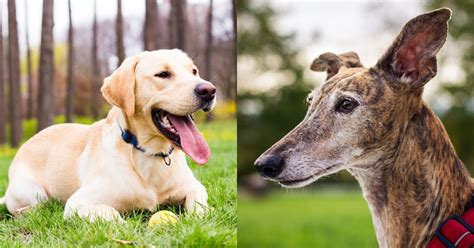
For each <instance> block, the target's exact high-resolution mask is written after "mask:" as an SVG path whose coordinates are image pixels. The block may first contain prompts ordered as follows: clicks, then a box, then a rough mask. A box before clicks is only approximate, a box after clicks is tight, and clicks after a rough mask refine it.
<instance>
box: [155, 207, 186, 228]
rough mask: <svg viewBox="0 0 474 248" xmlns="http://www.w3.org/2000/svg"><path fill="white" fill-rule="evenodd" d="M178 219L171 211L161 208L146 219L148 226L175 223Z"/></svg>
mask: <svg viewBox="0 0 474 248" xmlns="http://www.w3.org/2000/svg"><path fill="white" fill-rule="evenodd" d="M178 221H179V218H178V216H176V215H175V214H174V213H173V212H170V211H167V210H162V211H158V212H156V213H155V214H153V215H152V216H151V218H150V220H149V221H148V227H152V226H159V225H169V224H176V223H177V222H178Z"/></svg>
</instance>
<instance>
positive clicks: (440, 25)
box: [375, 8, 451, 88]
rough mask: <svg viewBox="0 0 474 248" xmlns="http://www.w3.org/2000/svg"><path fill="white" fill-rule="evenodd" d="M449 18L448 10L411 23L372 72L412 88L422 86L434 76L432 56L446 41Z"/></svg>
mask: <svg viewBox="0 0 474 248" xmlns="http://www.w3.org/2000/svg"><path fill="white" fill-rule="evenodd" d="M450 17H451V10H449V9H448V8H442V9H437V10H434V11H431V12H428V13H425V14H423V15H420V16H417V17H415V18H413V19H411V20H410V21H409V22H408V23H407V24H405V26H404V27H403V29H402V31H401V32H400V34H399V35H398V37H397V38H396V39H395V41H393V43H392V45H391V46H390V48H389V49H388V50H387V51H386V52H385V54H384V55H383V56H382V58H380V59H379V61H378V62H377V65H376V66H375V68H378V69H381V70H382V71H384V72H386V73H388V74H389V75H391V76H393V77H394V78H395V80H397V81H398V82H401V83H406V84H408V85H410V87H412V88H419V87H422V86H423V85H425V84H426V83H427V82H428V81H429V80H430V79H431V78H433V77H434V76H435V75H436V72H437V66H436V54H437V53H438V52H439V50H440V49H441V47H442V46H443V44H444V42H445V41H446V37H447V34H448V20H449V18H450Z"/></svg>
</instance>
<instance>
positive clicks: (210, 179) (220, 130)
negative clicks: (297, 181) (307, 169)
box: [0, 118, 237, 247]
mask: <svg viewBox="0 0 474 248" xmlns="http://www.w3.org/2000/svg"><path fill="white" fill-rule="evenodd" d="M56 121H57V122H61V119H60V118H59V119H57V120H56ZM77 122H82V123H90V122H91V121H90V120H88V119H84V118H82V119H78V120H77ZM199 126H200V130H201V131H202V132H203V133H204V136H205V137H206V140H207V141H208V142H209V145H210V146H211V150H212V157H211V160H210V162H209V163H208V164H206V165H205V166H203V167H202V166H197V165H195V164H194V163H192V162H190V161H189V160H188V161H189V162H190V164H191V165H190V166H191V168H192V169H193V171H194V174H195V175H196V177H197V178H198V179H199V180H200V181H201V182H202V183H203V184H204V186H205V187H206V189H207V192H208V194H209V205H210V206H211V207H212V210H211V212H210V213H209V214H208V215H207V216H206V217H204V218H203V219H201V218H198V217H196V216H193V215H187V214H186V213H185V212H184V211H183V210H182V209H181V208H179V207H173V206H160V208H159V210H163V209H166V210H171V211H173V212H175V213H176V214H178V216H179V218H180V220H181V221H180V222H179V223H178V224H177V225H175V226H161V227H160V226H159V227H155V228H148V227H147V225H146V224H147V221H148V219H149V218H150V216H151V215H152V214H153V213H151V212H149V211H135V212H132V213H127V214H125V215H124V218H125V221H126V223H125V224H122V225H121V224H116V223H113V222H112V223H111V222H94V223H89V222H87V221H84V220H82V219H79V218H73V219H70V220H64V219H63V209H64V205H63V204H62V203H59V202H57V201H54V200H50V201H48V202H46V203H44V204H42V205H41V206H39V207H38V208H35V209H34V210H32V211H30V212H28V213H26V214H25V215H23V216H20V217H15V218H13V217H11V216H10V214H9V213H8V211H7V209H6V207H5V206H0V242H1V246H2V247H3V246H17V247H18V246H25V245H28V246H35V247H37V246H42V247H72V246H74V247H77V246H82V247H89V246H103V247H110V246H123V245H124V243H122V242H121V241H120V240H123V241H131V242H132V244H134V245H137V246H139V247H145V246H146V247H148V246H152V245H154V246H157V247H176V246H179V247H236V246H237V213H236V207H237V203H236V202H237V189H236V175H237V156H236V149H237V148H236V146H237V144H236V122H235V121H219V122H212V123H209V124H202V125H199ZM24 128H25V134H26V135H27V136H31V135H32V134H33V133H34V128H35V123H34V121H25V123H24ZM15 152H16V149H12V148H9V147H7V146H3V147H0V194H1V195H3V193H4V191H5V189H6V186H7V171H8V166H9V164H10V162H11V160H12V159H13V156H14V154H15Z"/></svg>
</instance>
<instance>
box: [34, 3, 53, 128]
mask: <svg viewBox="0 0 474 248" xmlns="http://www.w3.org/2000/svg"><path fill="white" fill-rule="evenodd" d="M53 11H54V0H43V20H42V21H41V46H40V64H39V88H38V93H39V97H38V99H39V103H38V111H37V112H38V131H40V130H42V129H44V128H46V127H48V126H50V125H51V124H53V119H54V88H53V85H54V49H53V48H54V45H53V42H54V40H53V25H54V19H53V18H54V12H53Z"/></svg>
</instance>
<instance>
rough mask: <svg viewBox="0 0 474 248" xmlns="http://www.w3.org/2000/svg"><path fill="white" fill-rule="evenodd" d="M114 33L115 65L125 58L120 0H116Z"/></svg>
mask: <svg viewBox="0 0 474 248" xmlns="http://www.w3.org/2000/svg"><path fill="white" fill-rule="evenodd" d="M115 28H116V34H117V57H118V64H117V67H119V66H120V64H122V62H123V60H124V59H125V46H124V43H123V15H122V0H117V20H116V26H115Z"/></svg>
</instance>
